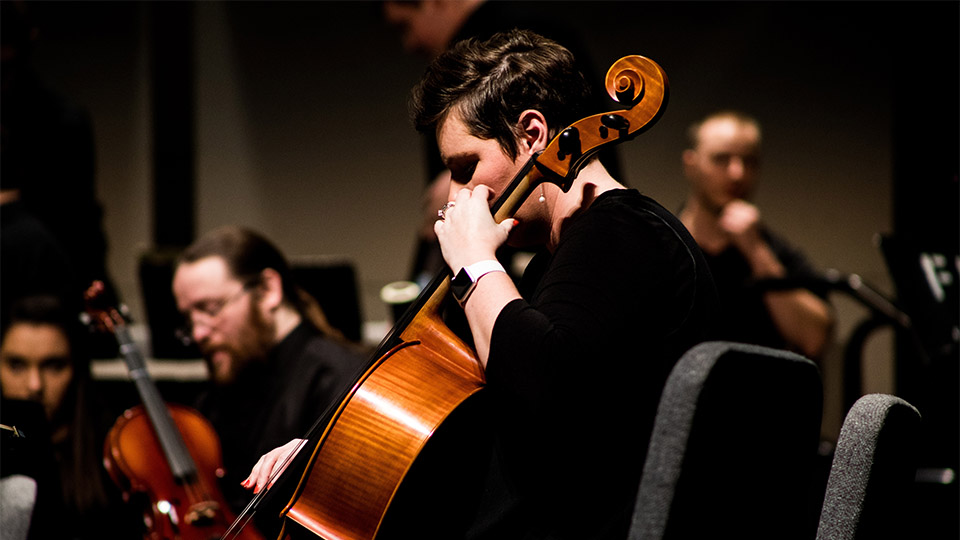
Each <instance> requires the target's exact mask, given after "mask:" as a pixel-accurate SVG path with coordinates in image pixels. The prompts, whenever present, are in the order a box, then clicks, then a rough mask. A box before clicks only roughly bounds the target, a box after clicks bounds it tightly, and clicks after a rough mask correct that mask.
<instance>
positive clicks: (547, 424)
mask: <svg viewBox="0 0 960 540" xmlns="http://www.w3.org/2000/svg"><path fill="white" fill-rule="evenodd" d="M588 93H589V90H588V86H587V84H586V82H585V81H584V79H583V77H582V76H581V75H580V74H579V73H577V72H576V70H575V69H574V67H573V57H572V55H571V54H570V53H569V52H568V51H567V50H566V49H564V48H563V47H562V46H560V45H558V44H557V43H555V42H553V41H550V40H548V39H545V38H542V37H540V36H539V35H536V34H534V33H531V32H527V31H519V30H515V31H512V32H506V33H501V34H497V35H495V36H493V37H492V38H491V39H489V40H487V41H483V42H481V41H477V40H467V41H464V42H460V43H459V44H457V45H456V46H454V47H453V48H452V49H450V50H449V51H447V52H446V53H444V54H442V55H441V56H439V57H438V58H437V59H435V61H434V62H433V63H432V64H431V65H430V66H429V67H428V69H427V71H426V74H425V75H424V77H423V79H422V80H421V82H420V83H419V85H418V86H417V87H416V88H415V89H414V91H413V101H412V105H413V106H412V111H413V116H414V120H415V123H416V126H417V128H418V130H420V131H431V130H435V131H436V134H437V139H438V141H439V146H440V153H441V156H442V159H443V162H444V164H445V165H446V166H447V167H448V168H449V169H450V171H451V175H452V180H451V186H450V196H449V201H450V202H449V203H447V204H446V205H445V206H444V208H443V209H441V210H440V212H439V219H438V221H437V222H436V224H435V231H436V233H437V236H438V238H439V241H440V245H441V248H442V251H443V256H444V259H445V261H446V262H447V264H448V265H449V267H450V269H451V271H452V272H453V273H454V274H455V277H454V278H453V280H452V282H451V286H450V288H451V292H452V294H453V297H454V298H455V299H456V300H457V302H458V303H459V305H460V306H461V307H462V309H463V310H464V312H465V314H466V318H467V321H468V323H469V327H470V332H471V334H472V341H473V343H474V345H475V347H476V353H477V357H478V359H479V361H480V363H481V365H482V366H483V368H484V370H485V377H486V392H487V399H488V401H487V402H486V403H487V405H488V407H487V408H485V409H484V412H485V414H486V415H487V417H488V419H489V424H490V425H492V426H493V428H492V432H491V434H490V437H491V446H490V450H489V452H486V453H485V454H484V455H483V459H482V460H480V461H473V462H471V463H470V465H471V466H475V467H479V468H482V469H483V470H482V474H481V475H480V476H481V477H482V479H481V480H480V482H479V484H478V485H477V486H475V487H474V488H473V491H472V493H473V494H474V496H473V497H470V498H465V499H463V505H465V506H468V508H465V509H463V510H464V512H465V513H466V515H467V518H466V523H465V525H464V528H463V530H461V531H459V532H458V536H462V537H466V538H496V539H504V538H527V539H529V538H577V539H584V538H616V539H622V538H625V537H626V532H627V529H628V526H629V522H630V517H631V513H632V510H633V501H634V497H635V494H636V490H637V485H638V482H639V479H640V473H641V470H642V467H643V462H644V457H645V453H646V447H647V443H648V441H649V436H650V432H651V429H652V425H653V419H654V415H655V412H656V408H657V403H658V400H659V397H660V393H661V391H662V388H663V385H664V382H665V380H666V377H667V375H668V373H669V371H670V369H671V368H672V367H673V365H674V363H675V362H676V360H677V359H678V358H679V357H680V356H681V355H682V354H683V353H684V352H685V351H686V350H687V349H689V348H690V347H691V346H692V345H694V344H696V343H698V342H699V341H702V340H704V339H706V338H708V337H709V336H708V334H707V332H708V328H709V324H710V320H711V318H712V317H713V313H714V311H715V309H716V305H717V299H716V292H715V289H714V287H713V282H712V280H711V277H710V275H709V271H708V270H707V265H706V263H705V261H704V259H703V256H702V254H701V253H700V251H699V249H698V248H697V246H696V243H695V242H694V241H693V239H692V238H691V237H690V235H689V234H688V233H687V231H686V229H684V227H683V225H682V224H681V223H680V222H679V221H678V220H677V219H676V218H675V217H674V216H673V215H672V214H670V213H669V212H668V211H666V210H665V209H663V208H662V207H661V206H660V205H659V204H657V203H656V202H655V201H653V200H652V199H650V198H648V197H645V196H643V195H641V194H640V193H639V192H638V191H636V190H633V189H626V188H625V187H624V186H623V185H621V184H620V183H619V182H617V181H616V179H614V178H613V177H612V176H611V175H610V174H609V173H608V172H607V170H606V169H605V168H604V167H603V165H602V164H601V163H600V162H599V161H598V160H596V159H592V160H591V161H588V162H586V164H585V165H583V167H582V169H581V170H580V173H579V175H578V176H577V177H576V179H575V180H573V182H572V185H569V186H568V189H567V190H566V191H564V190H562V189H561V188H560V187H558V186H556V185H554V184H552V183H543V184H540V186H538V187H537V188H536V189H534V190H532V192H531V193H530V195H529V197H528V198H526V200H525V201H523V203H522V205H521V206H520V207H519V209H518V210H517V211H516V212H515V214H514V216H513V218H511V219H505V220H503V221H501V222H500V223H499V224H498V223H497V222H496V220H495V219H494V217H493V216H492V215H491V210H490V205H491V201H493V200H494V199H495V198H496V197H497V196H498V195H499V194H500V193H501V192H503V191H504V190H505V189H506V188H507V185H508V184H509V183H510V181H511V179H513V178H514V177H515V175H517V173H518V172H519V171H521V169H522V168H523V167H524V166H525V164H526V163H528V161H529V160H530V159H531V158H533V157H535V156H537V155H538V153H539V152H541V151H543V150H544V148H546V147H547V146H548V143H550V142H551V140H552V139H553V138H554V136H555V135H556V134H557V133H558V132H560V131H561V130H563V129H564V128H565V127H566V126H568V125H571V124H572V123H573V122H574V121H576V120H577V119H578V118H581V117H582V116H584V115H586V114H587V113H588V112H589V111H585V110H583V106H584V104H585V103H587V102H588V99H587V98H588ZM544 155H546V153H544ZM504 243H506V244H509V245H511V246H517V247H523V248H527V249H539V250H540V251H539V253H538V254H537V256H536V257H535V258H534V259H533V261H532V262H531V263H530V264H529V266H528V267H527V269H526V271H525V274H524V277H523V279H522V281H521V283H520V285H519V288H518V287H517V286H515V285H514V283H513V281H512V280H511V279H510V278H509V277H508V275H507V274H506V273H505V272H504V271H503V268H502V267H501V266H500V264H499V263H498V262H497V260H496V257H495V252H496V250H497V248H498V247H500V246H501V245H503V244H504ZM478 429H480V428H479V426H478ZM292 448H293V445H290V444H288V445H287V446H285V447H282V448H279V449H276V450H274V451H273V452H271V453H269V454H267V455H265V456H264V457H263V458H262V459H261V461H260V462H259V463H258V465H257V466H256V467H255V468H254V470H253V471H252V473H251V475H250V477H249V478H248V480H247V481H246V482H245V485H247V486H248V487H251V488H254V489H261V488H263V487H264V486H265V485H267V484H268V482H269V478H270V475H271V473H272V472H273V469H275V468H279V467H280V465H279V463H282V460H283V458H284V457H286V455H287V454H289V453H290V452H291V451H292Z"/></svg>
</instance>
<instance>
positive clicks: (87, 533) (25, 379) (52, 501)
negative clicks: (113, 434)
mask: <svg viewBox="0 0 960 540" xmlns="http://www.w3.org/2000/svg"><path fill="white" fill-rule="evenodd" d="M87 338H88V334H87V332H86V330H85V329H84V328H83V326H82V325H81V323H80V321H79V317H78V314H77V313H71V312H70V311H69V310H67V309H66V308H65V307H64V304H63V302H61V300H60V299H59V298H58V297H56V296H50V295H37V296H27V297H24V298H21V299H19V300H17V301H16V302H15V303H14V304H13V306H12V308H11V313H10V319H9V324H8V325H7V327H6V328H5V329H4V331H3V336H2V341H0V393H2V395H3V409H2V410H3V423H4V424H6V425H15V426H16V427H17V429H18V431H22V432H23V437H22V438H21V437H16V438H11V439H7V438H4V440H3V443H2V445H3V457H4V459H3V472H4V476H7V475H8V474H13V473H17V472H22V473H23V474H26V475H27V476H32V477H34V478H35V479H36V481H37V493H36V505H35V506H34V510H33V516H32V520H31V524H30V536H29V538H42V539H57V538H69V539H87V538H89V539H102V538H137V537H139V536H140V535H141V531H142V529H143V526H142V523H140V521H139V514H138V512H136V511H135V510H133V509H130V508H128V507H127V506H126V505H125V504H124V503H123V501H122V498H121V494H120V491H119V490H118V489H117V488H116V486H115V485H114V484H113V482H111V481H110V479H109V477H108V476H107V474H106V471H105V470H104V468H103V466H102V464H101V462H102V459H103V441H104V438H105V436H106V433H107V430H108V429H109V427H110V425H111V424H112V423H113V420H114V415H113V414H112V412H110V411H109V410H108V409H107V407H106V406H105V405H104V404H102V403H100V402H99V401H98V400H97V399H96V398H95V396H94V395H93V391H92V389H91V380H90V367H89V356H88V354H87V352H86V351H87V346H86V345H87V341H88V340H87ZM30 405H35V406H36V408H37V409H38V410H42V414H41V415H39V418H35V415H32V414H30V407H29V406H30ZM7 532H11V531H7Z"/></svg>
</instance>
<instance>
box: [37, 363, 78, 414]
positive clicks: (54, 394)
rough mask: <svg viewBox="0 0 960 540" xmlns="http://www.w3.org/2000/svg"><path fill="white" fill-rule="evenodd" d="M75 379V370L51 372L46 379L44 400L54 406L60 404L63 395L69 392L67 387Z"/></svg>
mask: <svg viewBox="0 0 960 540" xmlns="http://www.w3.org/2000/svg"><path fill="white" fill-rule="evenodd" d="M72 379H73V370H72V369H65V370H63V371H58V372H56V373H51V374H50V375H48V376H47V378H46V381H45V387H46V388H45V392H44V400H45V401H47V402H48V403H49V404H50V405H52V406H53V407H54V408H57V407H59V406H60V402H61V401H62V400H63V396H64V395H65V394H66V393H67V387H69V386H70V381H71V380H72Z"/></svg>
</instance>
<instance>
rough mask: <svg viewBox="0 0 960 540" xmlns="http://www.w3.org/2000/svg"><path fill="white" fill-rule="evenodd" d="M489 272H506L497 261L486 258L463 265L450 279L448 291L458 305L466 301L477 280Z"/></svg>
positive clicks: (475, 286)
mask: <svg viewBox="0 0 960 540" xmlns="http://www.w3.org/2000/svg"><path fill="white" fill-rule="evenodd" d="M490 272H506V270H504V269H503V265H501V264H500V263H499V262H498V261H495V260H492V259H491V260H486V261H480V262H475V263H473V264H471V265H469V266H464V267H463V268H461V269H460V271H459V272H457V275H456V276H454V278H453V280H451V281H450V292H451V293H453V298H454V299H455V300H456V301H457V303H458V304H460V307H463V305H464V304H465V303H466V302H467V298H469V297H470V293H472V292H473V290H474V289H475V288H477V281H478V280H479V279H480V278H481V277H483V276H485V275H487V274H489V273H490Z"/></svg>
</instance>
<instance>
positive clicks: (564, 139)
mask: <svg viewBox="0 0 960 540" xmlns="http://www.w3.org/2000/svg"><path fill="white" fill-rule="evenodd" d="M557 142H558V151H557V159H560V160H563V159H565V158H566V157H567V156H579V155H580V131H579V130H577V128H575V127H568V128H567V129H565V130H563V132H562V133H560V136H559V140H558V141H557Z"/></svg>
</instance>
